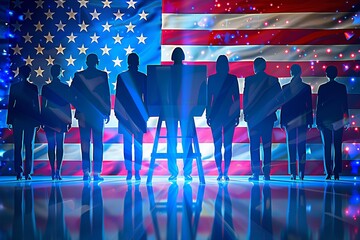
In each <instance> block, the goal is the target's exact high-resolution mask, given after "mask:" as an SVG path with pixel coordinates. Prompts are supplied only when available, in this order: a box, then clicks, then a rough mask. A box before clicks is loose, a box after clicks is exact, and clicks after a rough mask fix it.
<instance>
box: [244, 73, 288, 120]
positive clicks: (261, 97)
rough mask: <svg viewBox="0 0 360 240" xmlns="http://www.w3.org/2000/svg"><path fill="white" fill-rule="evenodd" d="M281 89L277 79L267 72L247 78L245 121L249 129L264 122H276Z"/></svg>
mask: <svg viewBox="0 0 360 240" xmlns="http://www.w3.org/2000/svg"><path fill="white" fill-rule="evenodd" d="M280 93H281V87H280V84H279V79H278V78H277V77H273V76H270V75H268V74H266V73H265V72H259V73H256V74H255V75H252V76H249V77H246V78H245V87H244V120H245V121H246V122H247V123H248V125H249V127H253V126H256V125H257V124H259V123H260V122H262V121H264V120H268V121H272V122H274V121H276V114H275V112H276V110H277V109H278V108H279V107H280Z"/></svg>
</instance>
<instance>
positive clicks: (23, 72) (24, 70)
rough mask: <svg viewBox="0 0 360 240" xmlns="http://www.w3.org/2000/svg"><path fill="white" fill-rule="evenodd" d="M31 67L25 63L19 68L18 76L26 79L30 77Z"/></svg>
mask: <svg viewBox="0 0 360 240" xmlns="http://www.w3.org/2000/svg"><path fill="white" fill-rule="evenodd" d="M30 73H31V68H30V67H29V66H27V65H25V66H21V67H20V68H19V77H20V78H21V79H28V78H29V77H30Z"/></svg>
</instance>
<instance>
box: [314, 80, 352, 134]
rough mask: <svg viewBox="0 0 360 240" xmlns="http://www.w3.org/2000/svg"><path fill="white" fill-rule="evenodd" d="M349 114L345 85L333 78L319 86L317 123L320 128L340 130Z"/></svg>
mask: <svg viewBox="0 0 360 240" xmlns="http://www.w3.org/2000/svg"><path fill="white" fill-rule="evenodd" d="M348 116H349V110H348V103H347V93H346V87H345V85H343V84H341V83H338V82H336V81H334V80H331V81H329V82H327V83H325V84H323V85H321V86H320V87H319V91H318V102H317V110H316V124H317V125H318V126H319V127H320V128H324V127H325V128H328V129H331V130H338V129H340V128H341V127H343V126H344V125H345V122H344V120H345V119H347V118H348Z"/></svg>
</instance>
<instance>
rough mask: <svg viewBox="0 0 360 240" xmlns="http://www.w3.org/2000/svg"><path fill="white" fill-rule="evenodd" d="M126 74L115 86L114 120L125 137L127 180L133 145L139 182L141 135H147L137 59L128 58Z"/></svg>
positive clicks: (133, 55)
mask: <svg viewBox="0 0 360 240" xmlns="http://www.w3.org/2000/svg"><path fill="white" fill-rule="evenodd" d="M128 65H129V70H127V71H126V72H123V73H121V74H119V75H118V77H117V82H116V100H115V116H116V118H117V119H118V120H119V133H121V134H123V137H124V158H125V167H126V170H127V171H128V174H127V177H126V180H130V179H131V177H132V163H131V161H132V141H133V136H134V148H135V179H136V180H140V179H141V178H140V174H139V171H140V169H141V162H142V145H143V135H144V133H145V132H146V122H147V120H148V114H147V111H146V105H145V100H146V95H145V94H146V75H145V74H144V73H141V72H139V71H138V66H139V56H138V55H137V54H136V53H131V54H129V56H128Z"/></svg>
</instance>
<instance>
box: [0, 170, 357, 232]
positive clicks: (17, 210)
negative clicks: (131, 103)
mask: <svg viewBox="0 0 360 240" xmlns="http://www.w3.org/2000/svg"><path fill="white" fill-rule="evenodd" d="M14 178H15V177H11V178H10V177H0V239H360V233H359V231H360V229H359V226H360V181H359V180H356V179H354V177H342V179H341V181H336V182H334V181H329V182H325V181H324V177H307V180H306V181H303V182H301V181H295V182H292V181H290V180H289V177H288V176H275V177H272V181H268V182H266V183H265V182H262V181H260V182H259V183H250V182H248V181H247V178H245V177H232V178H231V180H230V182H229V183H224V182H222V183H218V182H217V181H216V180H215V177H207V178H206V181H207V183H206V185H199V184H198V182H197V181H195V180H194V181H193V182H192V183H189V184H188V183H184V182H183V181H182V180H181V179H179V180H178V183H177V184H171V183H169V182H168V181H167V178H165V177H154V179H153V184H152V186H147V185H146V182H145V180H146V179H143V181H142V182H140V183H135V182H131V183H127V182H126V181H125V179H124V177H106V180H105V181H104V182H102V183H100V184H97V183H95V182H91V183H84V182H83V181H81V180H80V178H79V177H64V180H62V181H61V182H52V181H50V180H48V177H36V176H35V177H34V178H33V180H32V181H30V182H25V181H22V182H16V181H14V180H13V179H14Z"/></svg>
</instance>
